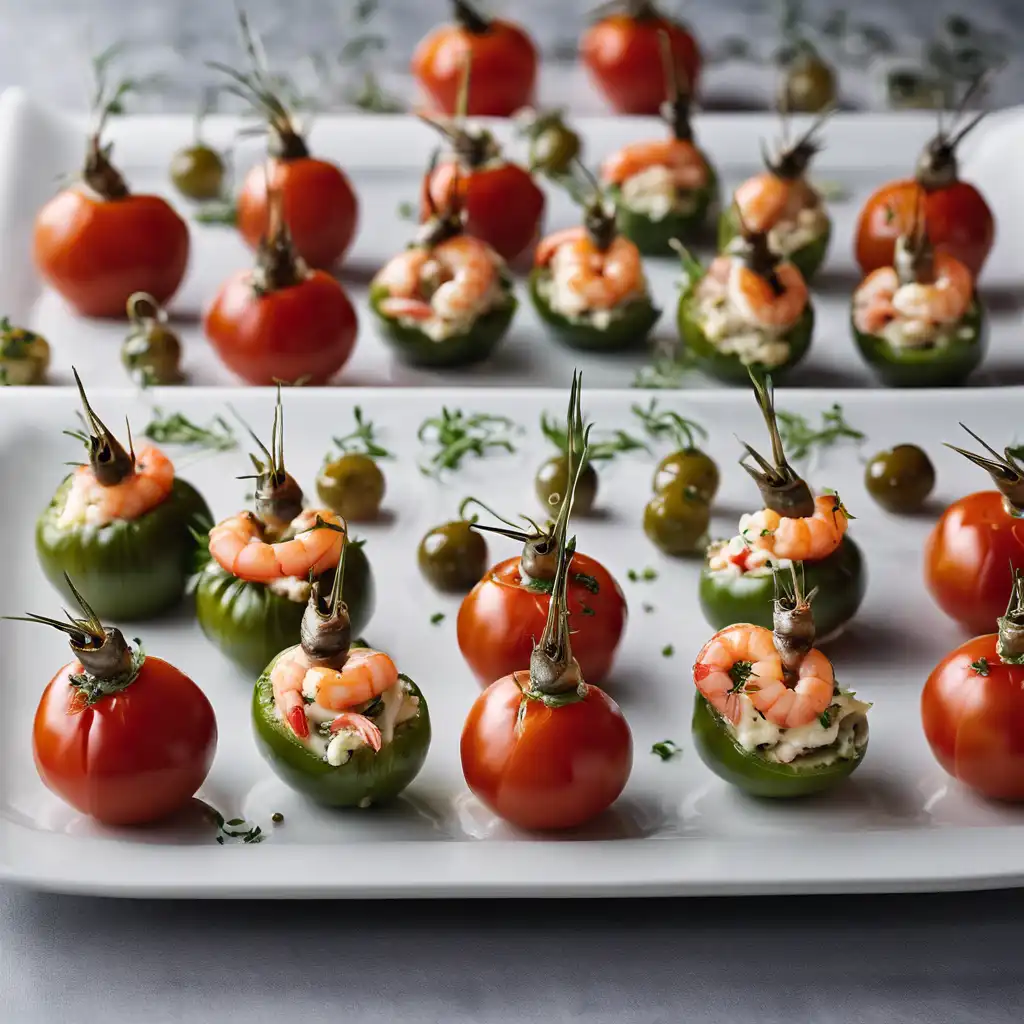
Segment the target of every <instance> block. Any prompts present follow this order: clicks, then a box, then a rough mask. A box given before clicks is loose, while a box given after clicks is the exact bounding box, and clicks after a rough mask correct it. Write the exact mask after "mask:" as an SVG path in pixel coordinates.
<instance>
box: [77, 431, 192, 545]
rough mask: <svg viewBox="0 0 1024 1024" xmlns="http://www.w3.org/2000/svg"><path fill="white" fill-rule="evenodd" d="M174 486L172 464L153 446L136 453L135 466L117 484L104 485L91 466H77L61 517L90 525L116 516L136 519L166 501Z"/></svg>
mask: <svg viewBox="0 0 1024 1024" xmlns="http://www.w3.org/2000/svg"><path fill="white" fill-rule="evenodd" d="M173 486H174V464H173V463H172V462H171V460H170V459H169V458H167V456H166V455H164V453H163V452H162V451H161V450H160V449H159V448H157V447H156V446H155V445H151V444H148V445H145V446H144V447H142V448H140V449H139V450H138V452H136V453H135V469H134V472H132V473H130V474H129V475H128V476H127V477H125V479H123V480H122V481H121V482H120V483H116V484H108V485H103V484H101V483H100V482H99V481H98V480H97V479H96V474H95V473H94V472H93V469H92V467H91V466H79V467H78V469H76V470H75V473H74V475H73V477H72V478H71V487H70V489H69V491H68V496H67V502H66V504H65V506H64V512H63V513H62V518H66V519H68V520H71V519H76V518H81V519H84V521H85V522H86V523H87V524H88V525H90V526H106V525H107V524H108V523H112V522H114V520H115V519H129V520H130V519H138V518H139V517H140V516H142V515H145V514H146V513H147V512H149V511H150V510H151V509H154V508H156V507H157V505H160V504H162V503H163V502H164V501H166V500H167V498H168V496H169V495H170V493H171V489H172V487H173Z"/></svg>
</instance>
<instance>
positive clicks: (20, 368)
mask: <svg viewBox="0 0 1024 1024" xmlns="http://www.w3.org/2000/svg"><path fill="white" fill-rule="evenodd" d="M49 368H50V345H49V343H48V342H47V340H46V339H45V338H44V337H42V336H41V335H39V334H36V333H35V332H34V331H29V330H26V329H25V328H23V327H11V326H10V324H9V322H8V321H7V320H0V383H2V384H14V385H17V386H22V385H26V384H43V383H45V382H46V371H47V370H48V369H49Z"/></svg>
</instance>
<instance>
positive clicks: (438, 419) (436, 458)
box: [416, 406, 516, 477]
mask: <svg viewBox="0 0 1024 1024" xmlns="http://www.w3.org/2000/svg"><path fill="white" fill-rule="evenodd" d="M514 430H515V423H513V422H512V420H510V419H509V418H508V417H507V416H496V415H493V414H491V413H484V412H477V413H464V412H463V411H462V410H461V409H449V408H447V406H446V407H444V408H442V409H441V414H440V415H439V416H429V417H427V419H425V420H424V421H423V422H422V423H421V424H420V428H419V430H418V431H417V432H416V437H417V438H418V439H419V440H420V442H421V443H422V444H425V445H428V446H429V447H431V448H433V449H434V451H433V452H432V453H431V455H430V457H429V458H428V459H427V461H426V463H420V472H421V473H423V475H424V476H431V477H439V476H440V475H441V474H442V473H443V472H444V470H446V469H452V470H454V469H458V468H459V467H460V466H461V465H462V460H463V459H465V458H466V457H467V456H468V455H475V456H476V457H477V458H484V457H485V456H486V455H487V453H488V452H492V451H495V450H499V451H505V452H514V451H515V450H516V449H515V446H514V445H513V444H512V436H511V435H512V432H513V431H514Z"/></svg>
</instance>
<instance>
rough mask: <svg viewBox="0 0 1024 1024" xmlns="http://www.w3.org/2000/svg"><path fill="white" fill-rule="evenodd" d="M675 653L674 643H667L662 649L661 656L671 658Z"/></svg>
mask: <svg viewBox="0 0 1024 1024" xmlns="http://www.w3.org/2000/svg"><path fill="white" fill-rule="evenodd" d="M675 653H676V649H675V648H674V647H673V646H672V644H665V646H664V647H662V649H661V656H662V657H663V658H671V657H672V655H673V654H675Z"/></svg>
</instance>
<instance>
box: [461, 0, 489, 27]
mask: <svg viewBox="0 0 1024 1024" xmlns="http://www.w3.org/2000/svg"><path fill="white" fill-rule="evenodd" d="M452 9H453V10H452V13H453V15H454V17H455V20H456V22H457V23H458V25H459V27H460V28H464V29H465V30H466V31H467V32H469V33H471V34H472V35H474V36H482V35H486V34H487V33H488V32H490V31H491V22H490V21H489V20H488V19H487V18H485V17H484V16H483V14H481V13H480V11H478V10H477V9H476V8H475V7H474V6H473V5H472V4H471V3H469V2H468V0H452Z"/></svg>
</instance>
